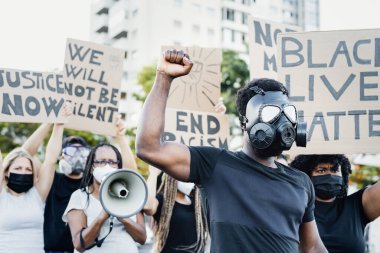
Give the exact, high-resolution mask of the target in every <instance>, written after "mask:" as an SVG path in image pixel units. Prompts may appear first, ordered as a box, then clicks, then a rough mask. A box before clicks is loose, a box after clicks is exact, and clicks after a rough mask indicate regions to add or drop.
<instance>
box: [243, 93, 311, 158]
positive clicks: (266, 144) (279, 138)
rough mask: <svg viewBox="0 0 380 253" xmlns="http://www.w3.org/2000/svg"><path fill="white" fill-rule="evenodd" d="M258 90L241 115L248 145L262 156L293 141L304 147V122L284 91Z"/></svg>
mask: <svg viewBox="0 0 380 253" xmlns="http://www.w3.org/2000/svg"><path fill="white" fill-rule="evenodd" d="M253 88H255V89H256V90H257V92H256V90H255V92H256V93H257V94H256V95H255V96H253V97H252V98H251V99H250V100H249V101H248V104H247V109H246V116H245V117H243V119H245V121H243V122H242V123H247V124H246V131H247V133H248V136H249V141H250V144H251V146H252V147H253V148H254V149H255V150H256V151H257V153H258V154H260V155H261V156H263V157H270V156H277V155H280V154H281V153H282V151H284V150H289V149H290V148H291V146H292V144H293V142H294V141H295V142H296V145H297V146H301V147H306V135H307V132H306V123H299V122H298V121H297V120H298V119H297V109H296V107H295V106H294V105H292V104H289V101H288V98H287V96H286V94H285V92H281V91H267V92H264V91H263V90H262V89H261V88H258V87H253Z"/></svg>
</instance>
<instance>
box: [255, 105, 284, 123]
mask: <svg viewBox="0 0 380 253" xmlns="http://www.w3.org/2000/svg"><path fill="white" fill-rule="evenodd" d="M280 113H281V108H279V107H277V106H274V105H266V106H264V107H263V108H262V109H261V116H260V117H261V120H262V122H264V123H270V122H272V121H274V120H275V119H277V117H278V116H279V115H280Z"/></svg>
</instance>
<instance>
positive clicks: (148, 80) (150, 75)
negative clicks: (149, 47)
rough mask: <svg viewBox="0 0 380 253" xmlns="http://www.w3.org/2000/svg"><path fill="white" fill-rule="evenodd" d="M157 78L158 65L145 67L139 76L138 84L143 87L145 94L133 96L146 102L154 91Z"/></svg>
mask: <svg viewBox="0 0 380 253" xmlns="http://www.w3.org/2000/svg"><path fill="white" fill-rule="evenodd" d="M155 77H156V65H155V64H152V65H149V66H145V67H144V68H142V70H141V71H140V72H139V73H138V74H137V82H138V83H139V84H140V85H141V87H142V89H143V91H144V94H136V93H135V94H133V96H134V97H135V98H136V99H137V100H139V101H145V99H146V97H147V96H148V94H149V92H150V90H151V89H152V86H153V83H154V78H155Z"/></svg>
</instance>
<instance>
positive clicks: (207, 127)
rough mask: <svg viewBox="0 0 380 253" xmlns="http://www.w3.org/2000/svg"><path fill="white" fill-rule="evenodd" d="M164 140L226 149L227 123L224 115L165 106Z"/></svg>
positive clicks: (227, 137) (227, 138)
mask: <svg viewBox="0 0 380 253" xmlns="http://www.w3.org/2000/svg"><path fill="white" fill-rule="evenodd" d="M163 138H164V140H166V141H176V142H181V143H183V144H185V145H189V146H211V147H220V148H226V149H228V142H229V124H228V117H227V116H226V115H221V114H215V113H205V112H196V111H187V110H176V109H173V108H167V109H166V114H165V134H164V136H163Z"/></svg>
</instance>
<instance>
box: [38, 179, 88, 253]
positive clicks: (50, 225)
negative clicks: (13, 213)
mask: <svg viewBox="0 0 380 253" xmlns="http://www.w3.org/2000/svg"><path fill="white" fill-rule="evenodd" d="M80 182H81V179H71V178H69V177H67V176H65V175H64V174H62V173H55V175H54V181H53V185H52V187H51V190H50V193H49V195H48V197H47V200H46V207H45V215H44V216H45V220H44V244H45V247H44V249H45V250H52V251H72V250H73V249H74V246H73V242H72V239H71V233H70V228H69V226H68V225H66V223H64V222H63V221H62V215H63V212H64V211H65V209H66V207H67V204H68V203H69V200H70V197H71V194H72V193H73V192H74V191H76V190H78V189H79V186H80Z"/></svg>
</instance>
